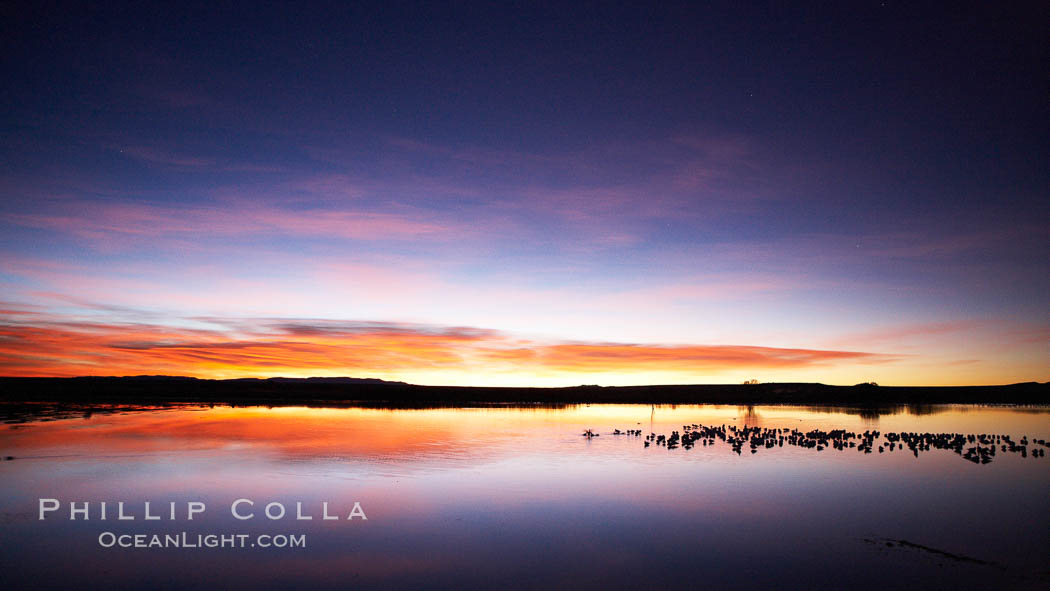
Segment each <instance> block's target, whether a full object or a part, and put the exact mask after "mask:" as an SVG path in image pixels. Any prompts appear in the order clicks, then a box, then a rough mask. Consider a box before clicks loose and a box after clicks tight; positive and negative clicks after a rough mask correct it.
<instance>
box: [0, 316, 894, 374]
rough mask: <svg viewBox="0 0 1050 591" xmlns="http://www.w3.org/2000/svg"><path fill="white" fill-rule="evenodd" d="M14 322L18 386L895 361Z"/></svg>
mask: <svg viewBox="0 0 1050 591" xmlns="http://www.w3.org/2000/svg"><path fill="white" fill-rule="evenodd" d="M7 312H8V313H7V314H6V315H5V317H6V318H7V320H6V321H4V322H3V323H0V374H5V375H12V376H77V375H132V374H153V373H167V374H180V375H189V376H197V377H233V376H273V375H281V374H284V375H303V374H313V375H332V374H342V375H346V374H351V375H353V374H356V375H369V376H374V375H380V376H390V375H396V374H397V372H401V371H418V370H428V371H435V370H436V371H439V372H456V373H460V374H467V375H471V374H473V375H483V374H484V373H485V372H486V371H507V370H511V371H521V372H523V373H526V374H527V373H528V372H546V373H550V372H558V373H567V374H588V373H601V372H621V373H632V372H653V371H660V372H675V373H681V374H683V376H688V375H690V374H692V375H694V376H695V375H696V373H697V372H699V371H706V372H710V371H717V370H725V369H745V368H746V369H752V368H754V369H761V368H774V369H775V368H800V367H809V366H814V365H821V364H831V363H836V362H865V363H880V362H887V361H892V360H893V359H894V357H892V356H888V355H879V354H873V353H864V352H856V351H828V350H814V349H787V348H773V347H753V346H735V345H675V346H665V345H650V344H635V343H543V342H535V341H529V340H523V339H516V338H510V337H508V336H507V335H504V334H502V333H500V332H497V331H493V330H488V329H479V328H471V327H447V326H429V325H412V324H397V323H383V322H357V321H333V320H309V319H306V320H297V319H220V318H198V319H195V321H196V322H198V323H201V324H202V325H207V326H210V327H214V328H207V329H205V328H196V329H192V328H172V327H169V326H162V325H154V324H142V323H138V324H133V323H126V324H117V323H100V322H88V321H76V320H69V319H64V318H53V317H48V316H45V315H40V314H35V313H32V312H27V311H22V310H19V309H16V308H9V309H8V310H7ZM683 379H688V378H686V377H684V378H683Z"/></svg>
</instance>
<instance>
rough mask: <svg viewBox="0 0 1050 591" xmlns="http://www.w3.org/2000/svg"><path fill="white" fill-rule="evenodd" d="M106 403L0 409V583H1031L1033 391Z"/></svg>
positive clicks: (1049, 549)
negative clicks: (843, 400)
mask: <svg viewBox="0 0 1050 591" xmlns="http://www.w3.org/2000/svg"><path fill="white" fill-rule="evenodd" d="M103 410H105V409H103ZM111 410H114V409H111ZM115 410H116V411H117V412H98V409H95V411H94V412H86V413H83V414H77V415H75V416H70V414H69V413H66V414H64V415H63V414H58V415H39V416H28V417H22V418H20V419H17V420H15V419H12V420H11V422H9V423H8V424H5V425H3V426H2V427H0V455H2V456H3V458H4V459H3V461H0V479H2V482H3V488H2V491H0V523H2V528H0V547H2V548H3V551H2V553H0V572H2V573H4V578H5V579H6V580H7V581H8V585H11V584H12V583H16V584H17V585H19V586H23V587H27V588H28V587H32V588H69V587H73V586H78V585H82V586H100V587H101V586H104V587H106V588H108V589H125V588H165V587H168V588H201V589H204V588H274V589H282V588H293V587H301V588H360V589H383V588H391V589H394V588H397V589H401V588H428V589H457V588H498V589H518V588H528V589H532V588H550V587H554V588H562V587H569V586H574V587H595V588H614V589H618V588H632V589H647V588H656V587H661V588H666V587H668V586H678V585H684V586H685V587H686V588H698V587H701V586H714V587H717V588H742V589H748V588H760V587H774V586H775V587H780V588H784V587H786V588H810V589H820V588H824V589H843V588H851V589H875V588H882V589H885V588H903V587H909V586H913V585H918V584H923V585H927V586H928V585H929V584H930V582H931V581H935V582H936V584H937V586H940V587H949V586H954V587H956V588H971V587H987V586H996V587H999V588H1003V587H1007V588H1033V589H1039V588H1046V587H1047V585H1048V583H1050V567H1048V566H1047V564H1050V560H1048V559H1050V495H1048V491H1050V459H1047V458H1046V457H1045V456H1043V455H1042V453H1043V451H1044V450H1046V449H1047V447H1050V441H1048V440H1050V408H1047V407H1009V406H1002V407H999V406H952V405H938V406H923V407H900V408H888V409H850V408H838V407H795V406H710V405H696V406H674V407H672V406H650V405H576V406H564V407H542V406H525V407H482V408H429V409H392V408H305V407H274V408H267V407H240V408H233V407H227V406H192V405H188V406H174V407H163V408H136V409H133V408H120V409H115ZM587 430H590V431H591V432H592V433H594V434H595V435H596V436H593V437H588V436H584V435H583V434H584V433H585V432H586V431H587ZM617 431H619V434H617ZM992 449H994V452H993V451H991V450H992ZM147 503H149V505H148V506H147ZM103 506H104V510H105V512H106V513H105V519H102V517H103V515H102V512H103ZM121 516H123V517H124V519H121V518H120V517H121ZM129 518H130V519H129Z"/></svg>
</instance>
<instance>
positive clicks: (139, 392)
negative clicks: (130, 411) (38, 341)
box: [0, 376, 1050, 405]
mask: <svg viewBox="0 0 1050 591" xmlns="http://www.w3.org/2000/svg"><path fill="white" fill-rule="evenodd" d="M33 401H48V402H63V401H65V402H72V403H128V404H148V403H167V402H206V403H208V402H214V403H236V404H276V405H280V404H326V403H332V404H341V403H354V402H375V403H389V404H423V403H436V404H448V405H465V404H470V403H553V404H575V403H645V404H650V403H653V404H839V405H843V404H846V405H892V404H939V403H969V404H974V403H989V404H1050V383H1037V382H1028V383H1023V384H1012V385H1006V386H946V387H912V386H877V385H875V384H858V385H856V386H828V385H825V384H810V383H769V384H728V385H671V386H622V387H603V386H575V387H568V388H490V387H476V388H469V387H454V386H417V385H413V384H406V383H404V382H388V381H385V380H379V379H375V378H353V377H318V378H284V377H275V378H268V379H261V378H245V379H231V380H208V379H197V378H187V377H180V376H131V377H81V378H0V402H6V403H19V402H33Z"/></svg>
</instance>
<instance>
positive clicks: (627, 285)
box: [0, 2, 1050, 386]
mask: <svg viewBox="0 0 1050 591" xmlns="http://www.w3.org/2000/svg"><path fill="white" fill-rule="evenodd" d="M44 4H45V3H37V2H33V3H21V2H12V3H5V5H4V8H3V9H2V14H3V25H0V27H2V34H0V38H2V41H0V43H2V47H3V51H2V56H0V59H2V60H3V69H4V83H3V86H2V93H0V96H2V100H3V112H2V114H0V117H2V121H3V127H2V134H0V375H29V376H75V375H136V374H178V375H191V376H198V377H246V376H260V377H262V376H276V375H281V376H311V375H312V376H356V377H377V378H384V379H394V380H404V381H409V382H414V383H422V384H455V385H519V386H528V385H577V384H603V385H621V384H645V383H738V382H741V381H743V380H746V379H752V378H754V379H758V380H760V381H763V382H772V381H820V382H824V383H833V384H853V383H858V382H864V381H872V380H874V381H876V382H878V383H880V384H889V385H899V384H913V385H942V384H995V383H1012V382H1021V381H1031V380H1038V381H1048V380H1050V295H1048V294H1050V239H1048V235H1050V198H1048V197H1050V166H1048V162H1050V150H1048V142H1047V138H1050V113H1048V110H1050V109H1048V105H1050V103H1048V101H1047V97H1048V96H1050V75H1048V70H1047V69H1046V64H1047V63H1048V59H1050V49H1048V48H1050V44H1048V43H1047V41H1046V23H1047V22H1048V21H1047V18H1048V14H1047V8H1046V4H1045V3H1036V2H1032V3H1024V2H1007V3H996V2H984V3H974V4H971V3H968V2H961V3H957V4H951V5H945V4H944V3H932V4H930V5H925V4H924V3H900V2H848V3H832V4H826V5H821V6H817V5H809V6H803V5H800V4H797V3H791V4H789V5H783V6H782V5H775V6H760V7H746V6H744V4H745V3H740V2H726V3H713V4H703V3H694V2H690V3H684V4H681V5H676V4H674V3H655V4H659V8H655V7H644V6H643V7H633V8H632V7H625V6H622V5H620V4H590V3H579V4H576V5H575V6H574V7H569V6H566V5H565V3H552V4H542V3H535V4H533V3H526V4H523V5H520V6H518V5H516V6H515V7H514V8H513V9H511V8H508V6H509V5H506V6H505V5H504V4H503V3H493V4H491V5H486V4H480V5H467V4H456V5H453V6H444V5H439V4H438V3H421V4H419V5H413V4H411V3H407V4H399V3H388V2H383V3H376V4H363V3H354V2H347V3H343V2H335V3H307V4H299V3H290V4H286V5H273V6H269V5H268V6H265V7H264V6H261V5H260V6H256V5H255V4H250V5H247V6H246V7H240V8H234V7H230V6H227V5H220V4H218V3H214V2H208V3H200V4H195V3H189V2H186V3H177V6H174V5H173V6H167V7H164V8H158V7H157V6H146V5H144V4H138V3H136V4H132V5H129V6H127V7H123V8H118V7H117V5H118V3H105V4H104V6H103V7H101V8H84V7H78V6H76V5H70V6H68V7H63V6H62V5H60V4H59V5H51V4H48V5H46V6H45V5H44ZM938 4H939V6H938Z"/></svg>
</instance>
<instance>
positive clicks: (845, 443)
mask: <svg viewBox="0 0 1050 591" xmlns="http://www.w3.org/2000/svg"><path fill="white" fill-rule="evenodd" d="M612 434H613V435H625V436H628V437H642V430H641V429H627V430H625V431H621V430H620V429H616V430H614V431H613V432H612ZM599 435H600V434H599V433H596V432H594V431H593V430H591V429H587V430H586V431H584V432H583V436H584V437H586V438H588V439H591V438H593V437H598V436H599ZM716 441H718V442H722V443H725V444H728V445H729V446H730V448H732V450H733V451H734V452H736V453H737V455H740V454H741V453H743V450H744V447H745V446H746V447H748V448H749V449H750V451H751V453H753V454H755V453H758V450H760V449H772V448H775V447H784V446H785V445H789V446H795V447H801V448H807V449H815V450H816V451H824V450H825V449H832V450H838V451H845V450H850V449H856V450H857V451H858V452H861V453H866V454H870V453H874V452H876V451H877V452H878V453H880V454H881V453H886V452H890V453H892V452H895V451H899V452H905V450H907V451H906V452H905V453H911V454H913V455H914V456H915V457H919V452H926V451H930V450H931V449H941V450H950V451H953V452H955V453H956V454H957V455H959V456H961V457H962V458H963V459H965V460H969V461H971V462H973V463H975V464H987V463H989V462H991V461H992V459H993V458H995V456H996V454H997V453H1013V454H1020V455H1021V457H1022V458H1027V457H1029V456H1031V457H1033V458H1041V457H1045V456H1046V449H1045V448H1050V441H1047V440H1044V439H1031V440H1029V439H1028V437H1027V436H1022V437H1021V438H1020V439H1019V440H1016V441H1015V440H1014V439H1012V438H1011V437H1010V436H1009V435H993V434H987V433H982V434H970V435H963V434H961V433H911V432H901V433H881V432H879V431H870V430H865V431H864V432H861V433H855V432H853V431H846V430H845V429H835V430H832V431H822V430H820V429H813V430H810V431H805V432H803V431H799V430H798V429H786V428H773V429H769V428H764V427H737V426H736V425H729V426H726V425H725V424H723V425H717V426H708V425H699V424H696V423H694V424H692V425H683V426H682V430H681V431H677V430H675V431H671V434H670V435H657V434H656V433H650V434H648V435H646V436H645V447H650V446H653V445H655V446H660V447H665V448H667V449H676V448H678V447H679V446H680V447H682V448H683V449H692V448H693V447H694V446H697V445H700V446H713V445H715V442H716Z"/></svg>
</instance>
